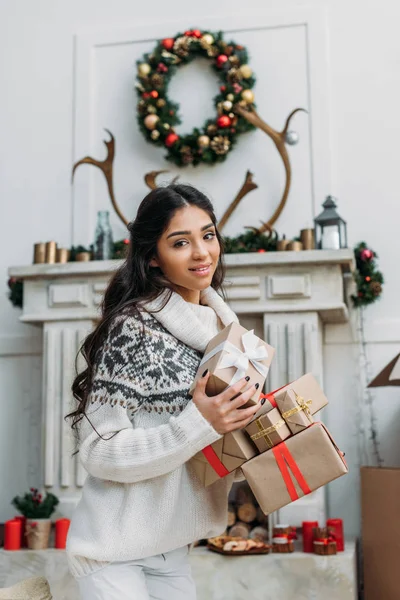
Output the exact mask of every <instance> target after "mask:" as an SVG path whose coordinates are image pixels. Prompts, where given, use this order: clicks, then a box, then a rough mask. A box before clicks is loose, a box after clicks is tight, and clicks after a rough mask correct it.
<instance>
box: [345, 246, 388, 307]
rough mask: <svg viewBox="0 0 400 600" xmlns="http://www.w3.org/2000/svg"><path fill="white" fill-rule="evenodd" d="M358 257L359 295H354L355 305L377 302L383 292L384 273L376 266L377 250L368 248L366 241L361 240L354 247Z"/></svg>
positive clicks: (357, 280) (357, 283) (357, 279)
mask: <svg viewBox="0 0 400 600" xmlns="http://www.w3.org/2000/svg"><path fill="white" fill-rule="evenodd" d="M354 255H355V259H356V268H357V270H356V273H355V275H354V278H355V281H356V285H357V295H353V296H352V300H353V304H354V306H357V307H358V306H367V305H368V304H372V303H373V302H375V301H376V300H377V299H378V298H379V296H380V295H381V294H382V285H383V283H384V278H383V275H382V273H381V272H380V271H378V269H377V268H376V261H375V259H376V258H378V255H377V254H376V252H374V251H373V250H371V249H370V248H368V246H367V244H366V243H365V242H360V243H359V244H357V246H356V247H355V248H354Z"/></svg>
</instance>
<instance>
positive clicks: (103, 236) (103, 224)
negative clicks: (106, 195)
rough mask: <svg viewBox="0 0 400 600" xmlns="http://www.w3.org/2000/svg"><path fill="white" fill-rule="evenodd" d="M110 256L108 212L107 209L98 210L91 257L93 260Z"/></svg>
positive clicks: (111, 252)
mask: <svg viewBox="0 0 400 600" xmlns="http://www.w3.org/2000/svg"><path fill="white" fill-rule="evenodd" d="M112 256H113V236H112V231H111V225H110V213H109V212H108V210H99V211H98V213H97V225H96V231H95V236H94V245H93V257H94V260H109V259H111V258H112Z"/></svg>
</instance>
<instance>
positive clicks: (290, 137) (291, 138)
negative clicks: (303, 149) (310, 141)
mask: <svg viewBox="0 0 400 600" xmlns="http://www.w3.org/2000/svg"><path fill="white" fill-rule="evenodd" d="M285 142H286V143H287V144H289V146H295V145H296V144H297V143H298V142H299V134H298V133H297V131H287V132H286V135H285Z"/></svg>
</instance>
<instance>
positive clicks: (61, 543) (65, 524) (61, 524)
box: [55, 519, 70, 550]
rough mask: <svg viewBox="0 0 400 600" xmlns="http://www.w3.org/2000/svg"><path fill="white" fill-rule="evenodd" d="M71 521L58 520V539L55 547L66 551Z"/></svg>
mask: <svg viewBox="0 0 400 600" xmlns="http://www.w3.org/2000/svg"><path fill="white" fill-rule="evenodd" d="M69 524H70V520H69V519H58V520H57V521H56V539H55V547H56V548H58V549H59V550H64V549H65V546H66V543H67V534H68V529H69Z"/></svg>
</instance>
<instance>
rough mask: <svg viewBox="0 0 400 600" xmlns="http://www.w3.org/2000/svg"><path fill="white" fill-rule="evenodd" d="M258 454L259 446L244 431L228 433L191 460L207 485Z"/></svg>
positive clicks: (200, 477)
mask: <svg viewBox="0 0 400 600" xmlns="http://www.w3.org/2000/svg"><path fill="white" fill-rule="evenodd" d="M256 455H257V448H256V447H255V445H254V444H253V443H252V442H251V441H250V439H249V437H248V436H247V434H246V433H245V432H244V431H242V430H238V431H232V432H230V433H227V434H225V435H224V437H222V438H221V439H220V440H218V441H216V442H214V443H213V444H211V445H210V446H207V447H206V448H204V449H203V450H202V451H201V452H198V453H197V454H196V455H195V456H193V458H192V459H191V460H190V464H191V465H192V467H193V468H194V469H195V471H196V474H197V476H198V477H199V479H200V480H201V481H202V483H203V484H204V485H205V486H209V485H211V484H212V483H214V482H215V481H218V479H220V478H221V477H225V476H226V475H229V473H231V472H232V471H235V469H238V468H239V467H241V466H242V465H243V464H244V463H245V462H246V461H248V460H250V459H251V458H253V457H254V456H256Z"/></svg>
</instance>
